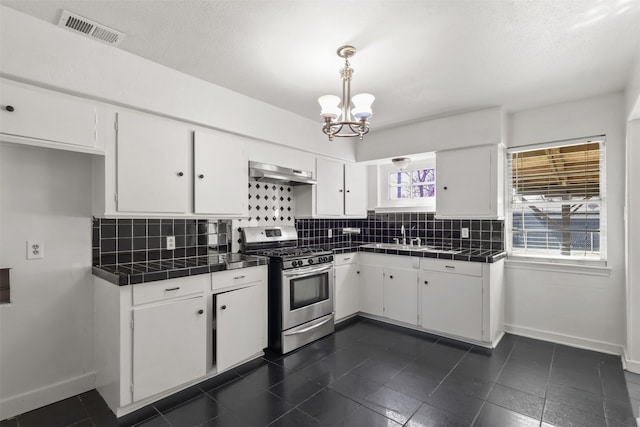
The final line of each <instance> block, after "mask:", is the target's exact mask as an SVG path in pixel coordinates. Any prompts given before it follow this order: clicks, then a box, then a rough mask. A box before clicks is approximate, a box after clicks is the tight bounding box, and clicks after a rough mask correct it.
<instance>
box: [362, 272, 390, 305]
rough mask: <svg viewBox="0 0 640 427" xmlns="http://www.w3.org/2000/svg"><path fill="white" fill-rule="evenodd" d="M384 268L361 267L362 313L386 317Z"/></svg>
mask: <svg viewBox="0 0 640 427" xmlns="http://www.w3.org/2000/svg"><path fill="white" fill-rule="evenodd" d="M383 289H384V287H383V277H382V266H380V265H361V266H360V311H362V312H364V313H368V314H374V315H376V316H383V315H384V306H383V304H384V297H383V295H384V291H383Z"/></svg>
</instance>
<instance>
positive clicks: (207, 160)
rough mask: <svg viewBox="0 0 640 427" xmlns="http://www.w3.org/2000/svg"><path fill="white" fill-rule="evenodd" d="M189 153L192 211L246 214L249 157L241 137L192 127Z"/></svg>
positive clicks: (230, 214) (216, 213) (226, 214)
mask: <svg viewBox="0 0 640 427" xmlns="http://www.w3.org/2000/svg"><path fill="white" fill-rule="evenodd" d="M193 156H194V157H193V164H194V171H193V172H194V184H193V190H194V198H195V200H194V212H195V213H197V214H211V215H225V216H243V215H247V198H248V182H249V172H248V162H249V161H248V159H247V151H246V148H245V144H244V141H242V139H241V138H240V137H237V136H234V135H223V134H220V133H216V134H214V133H205V132H199V131H196V132H195V133H194V141H193Z"/></svg>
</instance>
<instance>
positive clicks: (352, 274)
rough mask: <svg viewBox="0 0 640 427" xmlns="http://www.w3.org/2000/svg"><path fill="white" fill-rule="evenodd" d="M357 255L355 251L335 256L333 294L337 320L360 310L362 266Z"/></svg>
mask: <svg viewBox="0 0 640 427" xmlns="http://www.w3.org/2000/svg"><path fill="white" fill-rule="evenodd" d="M356 257H357V254H355V253H348V254H340V255H336V256H335V261H334V262H335V277H334V281H333V283H334V286H335V291H334V293H333V295H334V300H335V319H336V321H339V320H342V319H345V318H347V317H349V316H352V315H354V314H356V313H357V312H358V311H360V266H359V265H358V264H357V263H356Z"/></svg>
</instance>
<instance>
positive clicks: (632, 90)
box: [625, 40, 640, 120]
mask: <svg viewBox="0 0 640 427" xmlns="http://www.w3.org/2000/svg"><path fill="white" fill-rule="evenodd" d="M625 96H626V103H627V108H626V112H627V115H626V117H627V119H628V120H632V119H640V40H638V44H637V47H636V54H635V57H634V60H633V66H632V68H631V70H630V72H629V79H628V80H627V87H626V90H625Z"/></svg>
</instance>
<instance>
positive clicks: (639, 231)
mask: <svg viewBox="0 0 640 427" xmlns="http://www.w3.org/2000/svg"><path fill="white" fill-rule="evenodd" d="M638 165H640V119H636V120H633V121H631V122H629V123H628V125H627V263H628V264H627V342H626V351H627V354H626V357H627V368H628V369H629V370H632V371H633V372H636V373H639V374H640V263H638V260H640V224H638V218H640V170H639V169H638Z"/></svg>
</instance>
